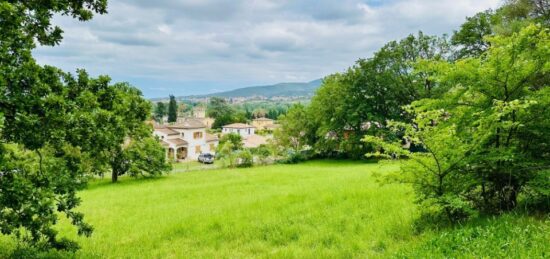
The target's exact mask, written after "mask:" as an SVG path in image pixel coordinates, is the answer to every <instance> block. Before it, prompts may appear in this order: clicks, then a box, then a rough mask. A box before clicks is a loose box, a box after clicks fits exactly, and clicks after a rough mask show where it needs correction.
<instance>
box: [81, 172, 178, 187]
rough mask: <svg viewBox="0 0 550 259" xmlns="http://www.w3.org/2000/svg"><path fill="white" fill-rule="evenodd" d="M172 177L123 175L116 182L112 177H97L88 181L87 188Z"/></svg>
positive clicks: (138, 182)
mask: <svg viewBox="0 0 550 259" xmlns="http://www.w3.org/2000/svg"><path fill="white" fill-rule="evenodd" d="M168 178H170V174H166V175H162V176H156V177H137V178H134V177H130V176H122V177H119V178H118V181H117V182H116V183H113V182H111V179H110V178H103V179H101V178H95V179H92V180H90V181H89V182H88V186H87V187H86V189H85V190H95V189H101V188H118V187H125V186H132V185H139V184H144V183H156V182H161V181H166V180H168Z"/></svg>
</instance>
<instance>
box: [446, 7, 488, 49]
mask: <svg viewBox="0 0 550 259" xmlns="http://www.w3.org/2000/svg"><path fill="white" fill-rule="evenodd" d="M493 19H494V12H492V11H485V12H481V13H478V14H476V15H475V16H473V17H468V18H466V22H465V23H463V24H462V25H461V26H460V30H458V31H455V33H454V34H453V37H452V38H451V43H452V44H453V45H454V46H458V47H459V49H458V51H457V53H456V58H457V59H461V58H466V57H478V56H480V55H481V54H482V53H483V52H485V51H486V50H487V48H489V42H487V41H486V39H485V37H487V36H490V35H492V34H493V21H492V20H493Z"/></svg>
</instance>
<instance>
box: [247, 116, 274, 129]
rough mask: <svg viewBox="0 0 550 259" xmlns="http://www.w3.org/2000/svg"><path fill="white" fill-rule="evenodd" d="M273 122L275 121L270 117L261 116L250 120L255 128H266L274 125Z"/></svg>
mask: <svg viewBox="0 0 550 259" xmlns="http://www.w3.org/2000/svg"><path fill="white" fill-rule="evenodd" d="M274 122H275V121H274V120H272V119H268V118H264V117H262V118H257V119H254V120H252V126H254V127H256V128H257V129H263V130H266V129H268V127H270V126H271V125H274V124H275V123H274Z"/></svg>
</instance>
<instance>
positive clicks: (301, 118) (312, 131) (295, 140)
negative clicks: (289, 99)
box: [274, 104, 318, 151]
mask: <svg viewBox="0 0 550 259" xmlns="http://www.w3.org/2000/svg"><path fill="white" fill-rule="evenodd" d="M312 117H313V116H312V115H311V114H309V110H308V109H307V108H306V107H305V106H303V105H301V104H296V105H294V106H292V107H291V108H290V109H289V110H288V113H287V114H286V115H283V116H281V118H280V120H279V123H280V125H281V127H280V128H279V129H277V130H275V132H274V139H275V141H276V143H277V145H279V146H281V147H286V148H292V149H294V150H297V151H300V150H302V149H303V148H305V147H306V146H310V147H311V146H313V145H314V143H315V142H316V140H317V136H316V129H317V128H318V127H317V125H315V124H314V123H315V122H314V120H313V119H312Z"/></svg>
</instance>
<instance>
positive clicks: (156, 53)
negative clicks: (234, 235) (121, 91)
mask: <svg viewBox="0 0 550 259" xmlns="http://www.w3.org/2000/svg"><path fill="white" fill-rule="evenodd" d="M498 4H499V0H478V1H476V0H461V1H455V0H391V1H381V0H371V1H361V0H341V1H333V0H302V1H296V0H249V1H245V0H234V1H225V0H179V1H178V0H165V1H149V0H119V1H111V2H110V6H109V14H107V15H104V16H96V17H95V18H94V20H92V21H90V22H86V23H81V22H78V21H76V20H73V19H71V18H68V17H61V18H60V17H57V18H56V23H57V24H60V25H61V26H62V28H63V29H64V30H65V35H64V36H65V39H64V41H63V42H62V44H61V45H60V46H57V47H54V48H51V47H41V48H39V49H38V50H37V51H35V55H36V56H37V59H38V60H39V62H42V63H47V64H52V65H56V66H59V67H62V68H63V69H66V70H70V71H74V70H75V69H76V68H86V69H87V70H89V71H90V72H91V73H92V74H94V75H97V74H109V75H112V76H113V78H114V79H116V80H124V81H130V82H131V83H132V84H134V85H136V86H138V87H140V88H141V89H142V90H143V91H144V93H145V94H146V95H147V96H156V95H158V94H162V95H166V94H167V92H170V93H174V94H177V95H184V94H197V93H201V92H211V91H212V90H213V89H228V88H234V87H237V86H246V85H258V84H264V83H276V82H280V81H288V80H292V81H307V80H312V79H316V78H320V77H323V76H325V75H327V74H330V73H333V72H337V71H342V70H344V69H345V68H346V67H348V66H350V65H352V64H353V62H354V61H355V60H357V59H358V58H364V57H368V56H369V55H371V54H372V52H374V51H376V50H377V49H378V48H380V47H381V46H382V45H383V44H384V43H385V42H387V41H390V40H397V39H400V38H402V37H405V36H406V35H407V34H410V33H416V32H417V31H419V30H422V31H424V32H426V33H428V34H443V33H451V32H452V30H453V29H456V28H457V27H458V26H459V25H460V24H461V23H462V22H463V20H464V18H465V17H466V16H471V15H474V14H475V13H476V12H479V11H483V10H485V9H488V8H495V7H496V6H497V5H498ZM161 89H162V91H161Z"/></svg>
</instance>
